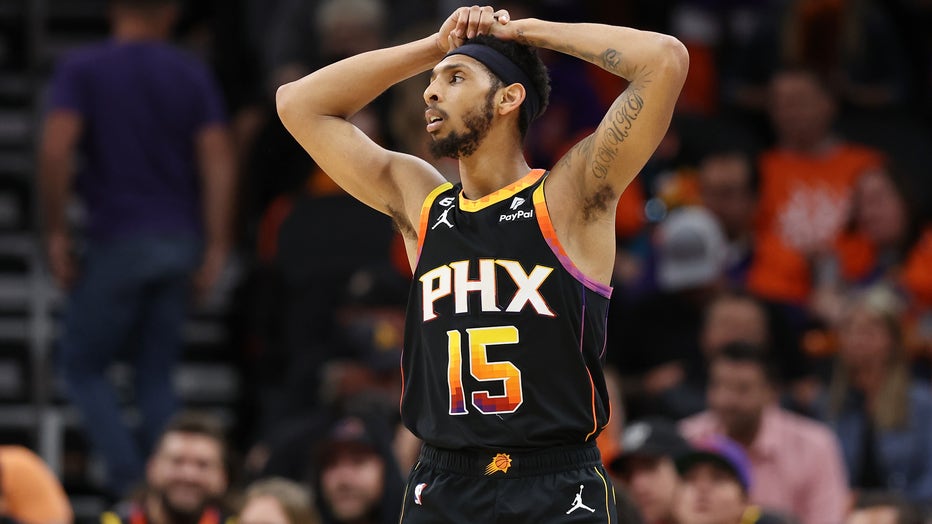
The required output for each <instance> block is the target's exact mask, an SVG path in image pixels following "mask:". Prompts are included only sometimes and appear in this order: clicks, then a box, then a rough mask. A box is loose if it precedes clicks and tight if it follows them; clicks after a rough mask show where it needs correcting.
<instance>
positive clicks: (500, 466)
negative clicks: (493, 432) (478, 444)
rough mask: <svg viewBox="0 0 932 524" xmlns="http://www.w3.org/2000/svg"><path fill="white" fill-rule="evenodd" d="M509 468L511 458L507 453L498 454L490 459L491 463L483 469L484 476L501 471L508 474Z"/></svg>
mask: <svg viewBox="0 0 932 524" xmlns="http://www.w3.org/2000/svg"><path fill="white" fill-rule="evenodd" d="M510 467H511V457H510V456H509V455H508V454H507V453H499V454H498V455H495V458H493V459H492V462H489V465H488V466H486V467H485V474H486V475H492V474H493V473H495V472H498V471H501V472H502V473H508V468H510Z"/></svg>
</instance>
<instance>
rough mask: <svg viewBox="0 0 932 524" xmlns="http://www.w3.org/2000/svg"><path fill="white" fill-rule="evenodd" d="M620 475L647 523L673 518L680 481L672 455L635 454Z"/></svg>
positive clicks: (628, 460) (627, 461)
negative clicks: (674, 501)
mask: <svg viewBox="0 0 932 524" xmlns="http://www.w3.org/2000/svg"><path fill="white" fill-rule="evenodd" d="M619 477H620V480H621V483H622V484H623V485H624V487H625V489H627V490H628V493H630V494H631V498H632V499H633V500H634V503H635V504H636V505H637V507H638V510H639V511H640V512H641V516H642V517H643V518H644V522H646V523H647V524H652V523H659V522H667V521H669V520H670V516H671V513H672V511H673V497H674V496H675V495H676V490H677V487H678V486H679V483H680V481H679V475H678V474H677V472H676V466H675V465H674V464H673V460H672V459H670V457H657V456H650V455H635V456H632V457H630V458H628V459H626V461H625V464H624V467H623V468H622V471H620V472H619Z"/></svg>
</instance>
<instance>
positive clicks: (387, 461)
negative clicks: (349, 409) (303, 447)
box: [311, 414, 403, 524]
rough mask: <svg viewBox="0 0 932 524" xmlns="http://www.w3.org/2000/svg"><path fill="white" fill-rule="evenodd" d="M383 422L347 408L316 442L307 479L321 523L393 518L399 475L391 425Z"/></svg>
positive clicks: (373, 523) (379, 522)
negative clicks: (314, 493)
mask: <svg viewBox="0 0 932 524" xmlns="http://www.w3.org/2000/svg"><path fill="white" fill-rule="evenodd" d="M383 422H384V421H382V420H381V419H380V417H378V416H373V415H367V414H348V415H346V416H344V417H342V418H340V419H338V420H337V421H336V422H334V423H333V424H332V425H331V426H330V428H329V430H328V432H327V433H326V435H325V436H324V438H323V439H322V440H321V441H320V442H318V444H317V446H316V448H315V451H316V453H315V456H314V459H315V460H314V466H315V467H314V469H313V475H312V482H311V484H312V485H314V486H315V487H316V489H317V493H316V497H315V499H316V500H317V501H318V504H319V506H320V513H321V517H322V521H323V522H324V524H389V523H395V522H397V521H398V512H399V510H400V504H401V490H402V488H403V486H402V476H401V472H400V471H399V470H398V465H397V463H396V461H395V458H394V456H393V455H392V451H391V430H390V428H389V427H388V424H384V423H383Z"/></svg>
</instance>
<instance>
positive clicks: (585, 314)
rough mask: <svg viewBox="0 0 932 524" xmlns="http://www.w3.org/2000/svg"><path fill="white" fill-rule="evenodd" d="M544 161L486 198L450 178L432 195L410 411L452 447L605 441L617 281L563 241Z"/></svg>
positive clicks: (405, 406) (411, 350)
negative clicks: (606, 369) (612, 283)
mask: <svg viewBox="0 0 932 524" xmlns="http://www.w3.org/2000/svg"><path fill="white" fill-rule="evenodd" d="M544 180H546V176H545V173H544V171H543V170H534V171H531V172H530V173H529V174H528V175H526V176H525V177H524V178H522V179H521V180H518V181H517V182H515V183H513V184H511V185H509V186H508V187H506V188H503V189H501V190H499V191H496V192H495V193H493V194H491V195H488V196H486V197H484V198H482V199H480V200H469V199H467V198H466V197H465V196H463V194H462V186H461V185H459V184H457V185H455V186H454V185H452V184H449V183H447V184H443V185H441V186H440V187H438V188H436V189H435V190H434V191H433V192H432V193H431V194H430V195H429V196H428V197H427V198H426V199H425V202H424V207H423V209H422V211H421V217H420V227H419V236H418V242H419V244H418V257H417V266H416V269H415V272H414V278H413V281H412V286H411V293H410V296H409V301H408V311H407V317H406V321H405V322H406V324H405V344H404V352H403V354H402V372H403V391H402V400H401V415H402V419H403V420H404V423H405V425H406V426H407V427H408V429H410V430H411V431H412V432H413V433H414V434H415V435H417V436H418V437H420V438H421V439H422V440H424V441H425V442H426V443H428V444H430V445H433V446H436V447H440V448H448V449H467V448H506V449H511V450H522V449H530V448H536V447H542V446H564V445H578V444H582V443H584V442H587V441H591V440H593V439H595V437H596V436H597V435H598V434H599V432H600V431H601V430H602V428H603V427H604V426H605V424H606V423H607V421H608V416H609V401H608V394H607V392H606V388H605V382H604V378H603V374H602V364H603V362H604V351H605V327H606V317H607V314H608V303H609V297H610V296H611V291H612V290H611V288H610V287H609V286H606V285H603V284H600V283H598V282H595V281H592V280H590V279H588V278H586V277H585V276H584V275H583V274H582V273H581V272H580V271H579V270H578V269H577V268H576V266H575V265H574V264H573V263H572V262H571V261H570V260H569V258H568V257H567V256H566V253H565V251H564V250H563V248H562V247H561V246H560V243H559V242H558V241H557V237H556V233H555V232H554V229H553V226H552V224H551V222H550V215H549V214H548V212H547V204H546V202H545V200H544Z"/></svg>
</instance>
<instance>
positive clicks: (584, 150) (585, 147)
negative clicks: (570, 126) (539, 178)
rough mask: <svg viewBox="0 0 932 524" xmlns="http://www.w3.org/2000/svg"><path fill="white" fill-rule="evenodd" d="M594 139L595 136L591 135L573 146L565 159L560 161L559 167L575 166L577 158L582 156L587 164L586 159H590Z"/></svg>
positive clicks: (564, 156)
mask: <svg viewBox="0 0 932 524" xmlns="http://www.w3.org/2000/svg"><path fill="white" fill-rule="evenodd" d="M593 138H594V136H593V135H589V136H587V137H586V138H584V139H582V140H581V141H580V142H579V143H578V144H576V145H575V146H573V148H572V149H570V150H569V151H567V152H566V154H565V155H563V158H561V159H560V162H559V163H558V164H557V166H559V167H563V168H568V167H570V166H572V165H573V162H575V161H576V157H579V156H581V157H582V158H583V161H584V162H585V159H587V158H589V156H590V155H591V154H592V141H593Z"/></svg>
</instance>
